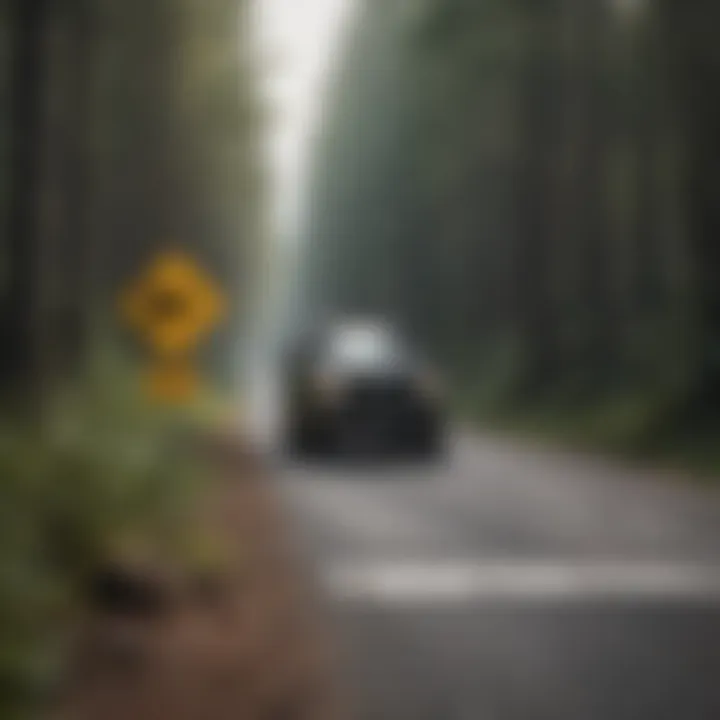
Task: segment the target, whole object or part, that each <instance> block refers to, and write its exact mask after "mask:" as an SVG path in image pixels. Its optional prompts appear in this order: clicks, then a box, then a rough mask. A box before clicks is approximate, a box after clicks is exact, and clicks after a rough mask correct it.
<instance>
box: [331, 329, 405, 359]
mask: <svg viewBox="0 0 720 720" xmlns="http://www.w3.org/2000/svg"><path fill="white" fill-rule="evenodd" d="M403 357H404V352H403V350H402V348H401V346H400V343H399V342H398V341H397V339H396V338H394V337H393V336H392V334H391V333H389V332H388V331H386V330H383V329H380V328H377V327H352V328H343V329H341V330H339V331H337V332H336V333H335V334H334V335H333V337H332V339H331V344H330V359H331V361H332V362H335V363H338V364H341V365H345V366H347V365H350V366H353V367H377V366H386V365H392V364H394V363H397V362H400V361H401V360H402V358H403Z"/></svg>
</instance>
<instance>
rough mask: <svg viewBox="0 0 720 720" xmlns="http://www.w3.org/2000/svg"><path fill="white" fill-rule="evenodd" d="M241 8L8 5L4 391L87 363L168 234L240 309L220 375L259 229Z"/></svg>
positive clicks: (185, 2)
mask: <svg viewBox="0 0 720 720" xmlns="http://www.w3.org/2000/svg"><path fill="white" fill-rule="evenodd" d="M247 19H248V18H247V3H245V2H238V0H212V1H211V2H201V1H200V0H149V1H146V0H143V1H142V2H141V1H140V0H123V2H114V1H113V0H3V4H2V7H1V8H0V31H1V33H2V38H3V43H2V55H1V56H0V78H1V84H0V115H1V119H0V122H1V123H2V148H1V150H2V157H3V160H4V162H3V163H2V178H1V181H0V196H1V197H2V202H1V203H0V211H1V212H2V227H3V232H2V236H1V238H2V244H1V246H0V266H1V268H2V285H1V287H0V289H1V291H2V292H1V295H0V298H1V302H2V305H1V307H0V309H1V310H2V313H1V314H0V318H1V322H0V335H1V336H2V352H0V364H1V367H0V370H1V373H0V377H1V378H2V383H3V386H4V388H5V390H13V389H17V390H19V391H21V389H22V388H26V389H28V388H37V387H39V386H40V385H42V384H43V383H48V384H49V385H53V384H54V383H55V382H56V381H57V380H58V379H60V378H62V377H66V376H68V375H73V374H77V372H78V371H79V369H80V368H81V365H82V358H83V357H84V356H85V355H86V353H87V351H88V348H89V347H90V346H91V345H92V343H93V342H94V340H95V338H96V336H97V332H96V330H97V329H98V328H99V327H101V326H103V327H108V326H109V325H111V324H113V323H117V322H118V321H117V318H116V317H115V304H116V296H117V293H118V292H119V291H120V288H121V286H122V284H123V283H125V282H127V281H128V279H129V278H130V277H131V276H132V274H133V273H135V272H137V271H139V270H140V268H141V266H142V264H143V263H144V262H146V261H148V260H149V259H150V258H151V256H152V254H153V252H154V251H155V250H157V249H160V248H163V247H166V246H172V247H181V248H185V249H188V250H190V251H191V252H192V253H193V254H194V255H195V256H196V257H197V258H198V260H199V262H200V263H201V264H203V265H206V266H207V267H208V268H209V270H210V271H211V272H213V273H214V274H215V275H216V276H217V277H218V279H219V281H220V282H221V283H222V284H223V286H224V289H225V290H226V292H227V294H228V296H229V299H230V306H231V307H233V308H236V309H237V312H236V313H235V317H233V318H232V320H231V321H230V323H229V325H228V327H229V326H230V325H231V324H232V325H233V326H234V327H233V331H232V333H231V332H228V333H226V336H225V337H223V338H221V339H220V341H219V342H218V347H217V348H216V352H215V355H216V357H217V358H218V362H217V363H216V365H217V366H218V367H220V366H222V365H224V368H225V369H227V366H228V365H229V362H228V361H229V359H230V357H229V356H230V351H231V349H232V347H233V343H234V341H235V334H236V329H237V326H238V324H239V322H240V321H241V319H242V314H241V313H242V310H241V308H242V306H243V303H244V302H245V300H246V295H244V293H247V292H248V290H249V286H250V285H251V282H252V277H253V275H252V271H251V269H250V266H251V265H252V263H253V262H254V261H255V257H256V252H257V241H258V229H259V224H258V217H259V214H258V207H259V205H258V200H259V191H260V182H259V179H260V176H259V173H258V163H257V157H256V154H255V152H254V148H255V146H256V130H257V128H258V112H257V107H256V104H255V95H254V87H253V67H252V62H253V56H252V48H251V46H250V42H249V35H248V21H247ZM221 369H222V368H221Z"/></svg>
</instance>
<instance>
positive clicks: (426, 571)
mask: <svg viewBox="0 0 720 720" xmlns="http://www.w3.org/2000/svg"><path fill="white" fill-rule="evenodd" d="M456 445H457V447H456V449H455V451H454V454H453V458H452V461H451V463H450V464H449V466H448V467H446V468H441V469H429V468H425V469H418V468H414V469H413V468H408V467H405V468H401V467H395V468H392V467H385V468H382V467H378V468H374V469H370V468H366V469H365V470H361V469H358V468H355V469H351V468H343V467H341V466H336V467H334V468H332V467H324V468H323V467H315V468H309V467H308V468H295V469H286V470H285V471H284V472H283V473H282V477H281V480H280V484H279V485H280V496H281V499H282V501H283V503H284V505H285V508H286V512H287V514H288V517H289V519H290V521H291V522H292V524H293V530H294V532H295V534H296V537H297V539H298V542H299V543H300V545H301V547H302V548H303V550H304V552H305V554H306V557H307V558H308V560H309V562H311V563H312V565H313V567H314V568H315V569H316V571H317V573H318V577H319V579H320V581H321V582H322V584H323V585H322V586H323V588H324V589H325V591H326V597H327V599H328V602H329V609H330V612H331V617H332V618H333V620H334V622H335V623H336V628H337V632H338V641H339V644H340V647H341V651H342V654H343V660H344V665H343V667H344V669H345V671H346V677H347V678H348V682H349V684H350V687H351V689H352V691H353V692H354V694H355V698H356V701H357V702H358V706H359V707H360V708H361V713H360V718H361V720H365V719H366V718H367V719H370V720H385V719H387V720H406V719H407V720H411V719H412V720H535V719H547V720H566V719H567V720H596V719H597V720H644V719H645V718H648V720H650V719H652V720H664V719H665V718H667V719H668V720H669V719H671V718H672V720H677V719H679V718H682V719H683V720H696V719H702V720H705V719H707V720H718V718H720V565H719V564H718V559H719V558H720V496H718V495H717V494H716V493H711V492H710V491H707V490H701V489H699V488H693V489H688V488H687V487H683V486H681V485H679V484H677V483H676V482H675V481H674V480H673V479H672V478H657V477H649V476H647V475H645V474H643V473H640V472H638V471H633V472H631V471H627V470H623V469H621V468H619V467H615V466H612V465H609V464H607V463H605V462H603V461H599V460H590V459H587V458H580V457H574V456H567V455H563V454H559V453H550V452H547V451H540V450H530V449H527V448H526V449H522V450H520V449H519V448H518V446H515V445H512V444H509V443H506V442H501V441H499V440H489V439H478V438H472V437H469V436H463V437H461V438H458V441H457V443H456Z"/></svg>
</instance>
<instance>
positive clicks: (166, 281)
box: [121, 252, 225, 356]
mask: <svg viewBox="0 0 720 720" xmlns="http://www.w3.org/2000/svg"><path fill="white" fill-rule="evenodd" d="M121 305H122V308H121V309H122V312H123V315H124V316H125V318H126V320H127V321H128V322H129V323H130V324H131V325H132V326H133V327H134V328H135V329H136V330H137V331H138V332H139V333H140V335H141V336H142V337H143V338H144V339H145V340H146V342H148V343H149V344H150V345H151V347H152V349H153V350H154V351H155V352H156V353H158V354H161V355H165V356H168V355H179V354H183V353H187V352H189V351H191V350H193V349H194V348H195V347H196V346H197V345H198V344H199V343H200V341H201V340H202V339H203V337H204V336H205V335H207V333H209V332H210V331H211V330H212V328H213V327H214V326H215V325H216V324H217V323H218V322H219V321H220V319H221V318H222V315H223V313H224V311H225V307H224V305H225V303H224V298H223V296H222V294H221V293H220V292H219V291H218V290H217V288H216V286H215V284H214V283H213V281H212V279H211V278H210V277H208V276H207V275H206V274H205V273H204V272H203V271H202V270H201V269H200V267H199V266H198V265H197V263H195V261H194V260H193V259H192V258H190V257H188V256H187V255H185V254H183V253H180V252H166V253H164V254H162V255H160V256H158V257H157V258H156V259H155V261H154V262H153V263H151V265H150V266H149V267H148V269H147V270H146V271H145V273H143V274H142V275H141V277H140V278H139V279H138V280H137V281H136V282H135V283H133V285H131V286H130V287H129V288H128V290H127V291H126V292H125V293H124V294H123V296H122V298H121Z"/></svg>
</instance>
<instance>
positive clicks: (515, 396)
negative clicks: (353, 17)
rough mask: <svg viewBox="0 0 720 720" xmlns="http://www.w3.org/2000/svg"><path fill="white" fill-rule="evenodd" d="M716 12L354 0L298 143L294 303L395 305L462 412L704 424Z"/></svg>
mask: <svg viewBox="0 0 720 720" xmlns="http://www.w3.org/2000/svg"><path fill="white" fill-rule="evenodd" d="M408 8H415V10H416V11H415V12H408ZM713 18H714V12H713V10H712V9H711V8H710V6H709V4H708V3H703V2H701V0H697V1H694V0H693V1H691V2H680V1H679V0H648V1H647V2H629V1H627V2H620V1H618V2H610V0H583V1H582V2H570V1H569V0H533V1H532V2H529V1H526V0H502V1H500V0H432V1H431V2H427V3H419V4H408V3H400V2H387V3H378V2H366V3H363V4H362V9H361V12H360V13H359V18H358V21H357V25H356V27H355V30H354V37H353V42H352V43H351V44H350V46H349V48H348V50H347V52H346V55H345V58H344V60H343V62H342V64H341V67H340V69H339V70H338V77H337V79H336V81H335V85H334V93H333V97H332V98H331V106H330V107H331V109H330V111H329V113H328V117H327V118H326V125H325V129H324V132H323V134H322V136H321V140H320V141H319V143H318V146H317V148H316V162H315V168H314V175H313V180H312V185H311V212H310V214H309V222H308V223H307V225H306V227H305V228H304V243H305V248H306V252H305V263H304V268H305V269H304V271H303V277H304V280H303V282H304V283H305V285H306V286H307V287H308V288H309V290H308V292H309V293H310V298H309V302H310V301H312V302H314V303H315V305H314V307H315V308H316V309H319V310H320V309H321V310H324V311H357V310H361V311H370V312H376V311H382V312H385V313H388V314H390V315H392V316H393V317H395V318H397V319H398V320H399V321H400V322H401V323H403V324H404V325H405V326H406V327H408V329H409V330H410V331H411V332H412V333H413V334H415V335H416V336H417V337H418V338H420V339H421V340H422V341H423V342H424V343H425V344H426V345H427V347H429V348H430V349H431V350H432V352H433V353H434V354H435V355H436V356H438V357H439V358H441V359H442V361H443V362H444V363H445V365H446V367H447V368H448V369H449V372H450V375H451V376H452V377H453V378H454V379H455V381H456V384H457V386H458V387H459V388H461V389H462V390H463V395H464V396H466V397H469V396H470V395H472V396H473V397H474V398H475V400H474V403H475V405H476V406H483V407H484V406H490V405H492V406H497V407H504V408H523V407H525V408H530V407H533V408H534V407H542V406H547V405H552V406H553V407H557V406H561V407H563V408H565V409H566V411H569V412H570V414H571V415H572V414H573V413H579V412H586V411H587V410H588V408H593V409H594V411H598V412H599V411H600V409H601V408H607V407H608V406H609V405H616V406H618V407H621V406H622V407H625V408H627V407H630V406H633V407H635V412H636V415H637V416H638V417H640V416H642V417H643V418H645V419H646V420H647V422H645V421H643V423H640V422H639V421H638V424H639V425H643V427H644V429H645V431H646V432H648V433H650V434H652V435H653V436H654V437H661V430H668V431H672V432H675V431H676V430H677V429H678V428H679V427H681V428H689V427H690V424H689V423H690V421H691V420H697V421H699V420H700V419H701V418H702V425H703V426H704V427H712V426H713V425H714V423H715V420H716V419H717V413H718V408H720V405H719V404H718V400H720V398H719V397H718V387H719V386H720V381H719V378H720V351H719V350H718V348H720V300H719V298H720V286H719V284H718V273H720V256H719V255H718V253H720V242H719V241H718V230H719V229H720V228H718V225H719V224H720V210H718V208H720V205H719V204H718V202H717V198H716V197H715V194H716V193H715V188H716V187H717V184H716V182H715V180H714V175H715V172H716V168H715V164H716V158H717V157H718V152H716V151H717V150H718V142H720V140H718V138H720V98H719V97H718V93H719V92H720V91H718V87H720V85H719V84H718V80H720V51H718V50H717V47H716V43H715V42H714V40H713V30H712V28H713ZM471 391H472V392H471Z"/></svg>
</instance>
